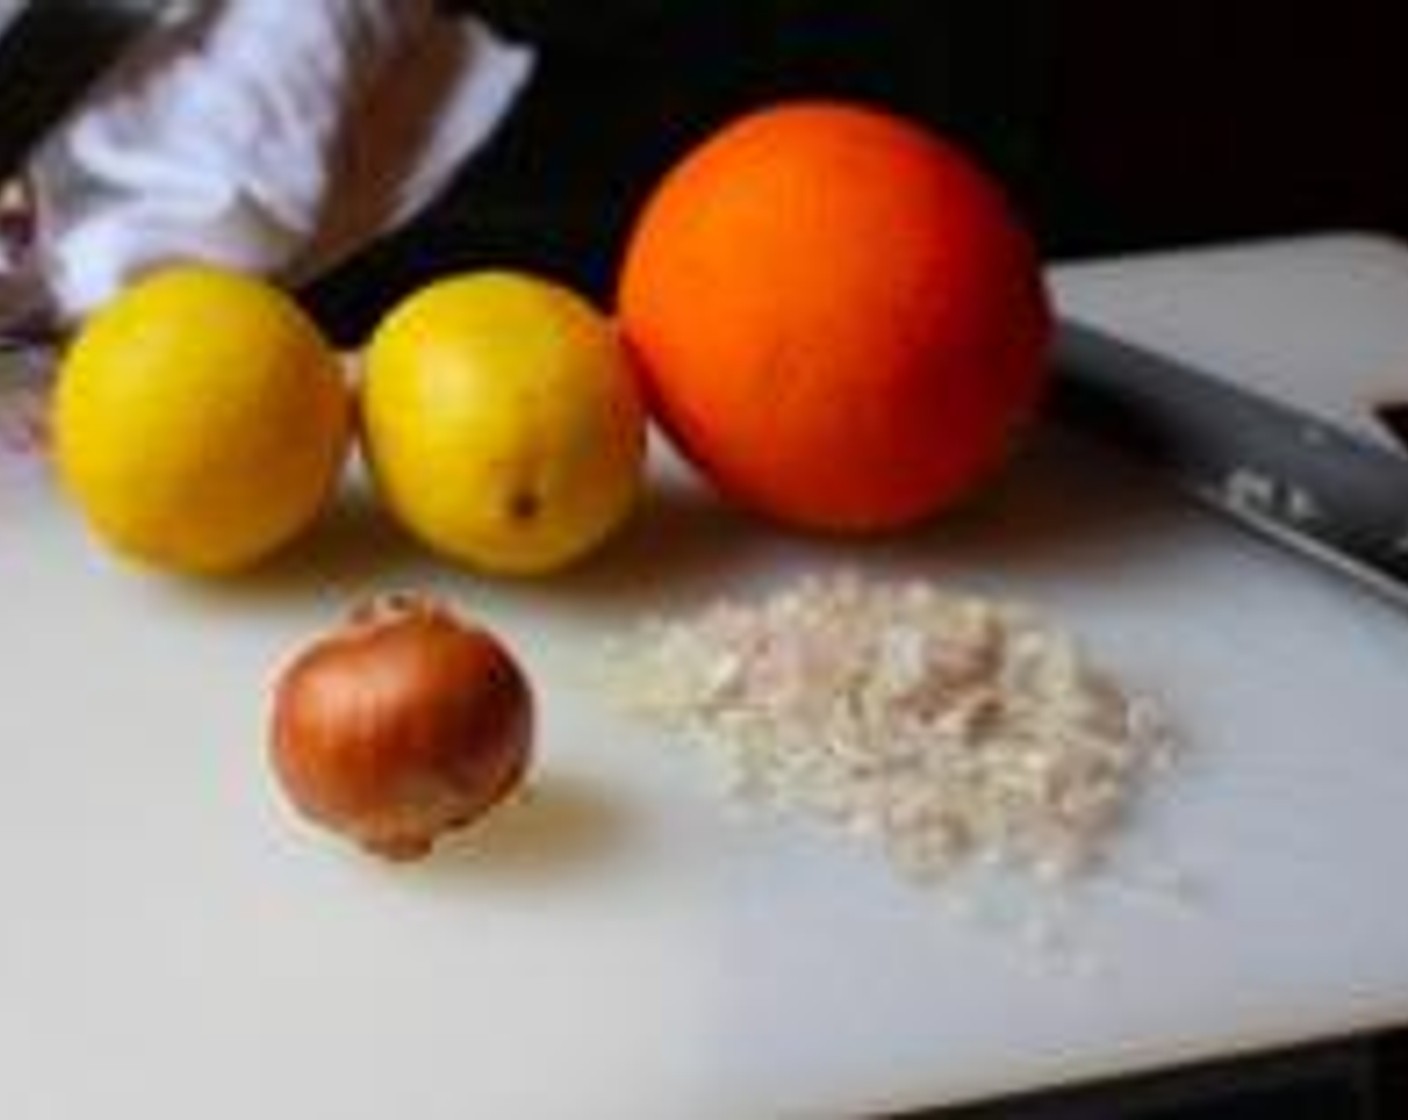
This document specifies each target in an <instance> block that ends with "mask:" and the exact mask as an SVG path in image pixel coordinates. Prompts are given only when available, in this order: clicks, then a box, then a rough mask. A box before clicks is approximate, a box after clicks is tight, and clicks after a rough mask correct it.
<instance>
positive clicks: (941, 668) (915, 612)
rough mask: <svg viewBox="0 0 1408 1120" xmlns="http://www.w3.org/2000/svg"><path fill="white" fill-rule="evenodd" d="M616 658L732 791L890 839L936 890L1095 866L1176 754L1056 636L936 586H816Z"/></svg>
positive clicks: (1002, 607) (652, 635) (901, 862)
mask: <svg viewBox="0 0 1408 1120" xmlns="http://www.w3.org/2000/svg"><path fill="white" fill-rule="evenodd" d="M609 654H610V656H609V658H608V664H609V675H608V681H607V684H608V687H609V690H610V693H611V695H612V697H613V699H615V700H616V702H617V703H618V704H619V706H620V707H622V708H623V709H624V710H626V711H628V712H630V713H633V714H636V715H638V716H641V717H644V718H647V719H649V720H652V721H654V722H656V723H658V724H660V725H662V726H664V727H666V728H668V729H670V730H672V731H678V732H681V733H682V734H683V736H684V737H685V738H687V739H688V741H690V742H692V743H695V744H697V745H699V746H700V747H702V748H705V749H706V750H707V751H708V752H709V753H710V754H711V755H713V756H714V758H715V759H716V760H717V761H718V762H719V763H720V764H721V766H722V768H723V776H724V778H725V780H726V781H727V783H728V785H729V787H730V790H731V792H733V793H734V794H736V795H737V796H739V797H740V798H742V799H744V800H746V801H751V802H755V803H756V802H760V803H762V804H764V805H768V806H772V807H775V808H778V809H782V810H787V811H799V812H802V813H804V814H808V815H813V816H819V817H822V818H825V819H827V820H830V821H834V822H836V823H837V824H839V825H841V826H843V827H844V828H846V829H848V830H850V831H852V832H854V833H857V834H859V835H861V836H863V837H870V838H874V839H876V840H878V842H879V843H880V844H881V845H882V846H883V848H884V849H885V851H886V852H887V853H888V855H889V856H890V858H891V859H892V860H893V862H894V863H895V865H897V867H898V868H899V869H900V870H902V871H904V872H905V873H907V874H909V875H912V876H914V877H916V878H920V879H936V878H941V877H943V876H944V875H946V874H948V873H950V872H952V871H954V870H956V869H957V868H958V867H960V866H961V865H964V864H966V863H970V862H974V861H994V862H997V863H1000V864H1003V865H1006V866H1009V867H1013V868H1016V869H1017V870H1020V871H1025V872H1030V873H1032V874H1034V875H1036V876H1039V877H1042V878H1052V879H1055V878H1061V877H1064V876H1067V875H1070V874H1072V873H1074V872H1077V871H1080V870H1081V869H1083V868H1086V867H1088V866H1089V865H1090V864H1091V863H1093V862H1094V861H1096V860H1098V858H1099V857H1100V856H1101V854H1102V853H1103V852H1104V851H1105V849H1106V848H1107V847H1108V843H1109V841H1110V840H1111V839H1112V838H1113V836H1114V834H1115V833H1116V831H1117V829H1118V826H1119V825H1120V823H1121V820H1122V818H1123V816H1124V814H1125V811H1126V810H1127V808H1128V806H1129V803H1130V801H1131V799H1132V797H1133V795H1134V793H1135V791H1136V788H1137V787H1138V785H1139V784H1140V782H1141V779H1143V778H1144V777H1145V776H1146V775H1147V773H1148V772H1149V771H1150V770H1151V768H1152V767H1154V766H1155V765H1156V764H1159V763H1162V762H1164V761H1166V760H1167V758H1168V757H1169V754H1170V749H1171V742H1170V737H1169V735H1168V734H1167V730H1166V728H1165V725H1164V723H1163V721H1162V719H1161V718H1160V716H1159V713H1158V712H1157V711H1155V710H1154V708H1153V707H1152V705H1150V704H1149V703H1148V702H1146V701H1142V700H1138V699H1134V698H1132V697H1130V696H1128V695H1126V694H1125V693H1124V692H1123V691H1122V690H1121V689H1120V687H1119V686H1118V685H1117V684H1116V682H1115V681H1114V680H1112V679H1111V678H1110V677H1108V676H1107V675H1105V674H1104V673H1102V672H1100V671H1099V670H1097V669H1096V668H1094V667H1093V666H1092V665H1091V664H1090V663H1089V662H1088V661H1087V660H1086V658H1085V656H1084V655H1083V653H1082V652H1081V650H1080V649H1079V648H1078V646H1077V645H1076V643H1075V641H1074V640H1073V639H1072V638H1071V637H1070V636H1069V635H1067V634H1065V633H1063V632H1062V631H1061V630H1060V629H1058V628H1056V627H1055V626H1054V625H1053V624H1051V623H1050V622H1048V621H1046V620H1044V619H1042V618H1041V617H1039V616H1038V615H1037V614H1035V613H1033V612H1032V611H1030V610H1028V609H1026V608H1024V607H1021V606H1017V605H1013V604H1009V603H1004V602H995V601H992V600H988V599H983V598H975V597H972V596H968V595H961V594H955V593H951V592H948V591H945V590H941V589H940V588H938V587H936V586H934V585H932V584H930V583H927V582H920V581H914V582H904V583H883V582H874V581H870V580H865V579H862V578H860V577H858V576H853V575H837V576H826V577H807V578H803V579H801V580H800V581H798V582H797V583H795V584H794V585H792V586H791V587H788V588H785V589H783V590H781V591H779V592H777V593H775V594H773V595H772V596H771V597H767V598H763V599H761V600H759V601H755V602H729V601H722V602H718V603H716V604H714V605H712V606H709V607H707V608H705V609H703V610H702V611H700V612H699V613H698V614H695V615H691V616H686V617H680V618H675V619H657V620H651V621H649V622H646V623H644V624H643V625H642V626H641V627H640V628H639V630H638V631H636V632H634V633H632V634H629V635H626V636H624V637H623V638H621V639H619V640H618V641H614V642H613V643H612V646H611V648H610V650H609Z"/></svg>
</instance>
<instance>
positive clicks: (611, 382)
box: [362, 271, 645, 575]
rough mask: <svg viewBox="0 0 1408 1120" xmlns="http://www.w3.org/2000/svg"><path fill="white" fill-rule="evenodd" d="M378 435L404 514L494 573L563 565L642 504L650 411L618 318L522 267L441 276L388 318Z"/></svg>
mask: <svg viewBox="0 0 1408 1120" xmlns="http://www.w3.org/2000/svg"><path fill="white" fill-rule="evenodd" d="M362 391H363V398H362V409H363V433H364V438H365V440H366V445H367V452H368V460H369V462H370V464H371V468H372V473H373V476H374V477H375V479H376V481H377V484H378V487H379V489H380V491H381V493H382V495H383V497H384V499H385V500H386V503H387V504H388V505H389V506H390V508H391V510H392V511H393V512H394V513H395V514H396V516H397V517H399V519H400V520H401V521H402V522H403V523H404V524H405V525H406V526H407V527H408V528H409V529H410V530H411V531H412V532H413V533H415V534H416V535H417V536H418V537H420V538H421V539H422V540H424V541H425V542H426V543H427V544H428V545H430V546H431V547H432V548H434V549H436V550H437V551H439V552H440V553H442V554H444V555H445V556H448V557H450V558H451V559H454V560H457V561H459V562H461V563H464V564H468V565H470V566H472V567H476V568H480V569H482V570H485V571H490V572H495V573H501V574H514V575H530V574H536V573H542V572H547V571H551V570H553V569H556V568H560V567H563V566H564V565H566V564H569V563H571V562H572V561H574V560H576V559H578V558H579V557H581V556H583V555H585V554H586V553H587V552H589V551H591V550H592V549H594V548H595V547H596V546H597V545H598V544H600V543H601V542H602V541H604V540H605V539H606V538H607V537H608V536H609V535H610V533H611V532H612V530H613V529H615V528H616V527H617V526H618V525H619V524H620V523H621V522H622V521H624V520H625V518H626V516H627V514H628V513H629V512H630V510H631V509H632V507H633V505H634V502H635V499H636V495H637V493H638V492H639V490H640V482H641V476H642V468H643V463H644V457H645V410H644V406H643V402H642V401H641V399H640V395H639V390H638V388H637V383H636V377H635V372H634V370H633V369H632V367H631V365H630V363H629V360H628V358H627V356H626V353H625V351H624V349H623V348H622V346H621V344H620V342H619V340H618V338H617V336H616V333H615V331H614V329H613V328H612V326H611V324H610V323H609V322H608V321H607V320H606V319H605V318H604V317H603V316H602V315H601V314H600V313H599V312H597V311H596V309H595V308H593V307H592V306H591V305H590V304H589V303H587V302H586V301H585V300H584V299H582V298H581V297H579V296H578V295H576V294H575V293H573V292H571V291H569V290H567V289H566V288H563V287H561V286H559V285H557V284H554V283H551V282H549V281H546V280H541V279H538V278H536V277H532V276H527V275H523V274H519V273H512V272H497V271H491V272H479V273H471V274H468V275H462V276H456V277H450V278H447V279H445V280H441V281H438V282H436V283H434V284H431V285H430V286H428V287H426V288H424V289H422V290H421V291H419V292H417V293H415V294H413V295H411V296H410V297H409V298H408V299H406V300H405V301H404V302H402V303H401V304H400V305H399V306H397V307H395V308H393V309H392V311H391V312H390V314H388V315H387V317H386V318H385V319H384V320H383V321H382V322H381V324H380V325H379V326H378V327H377V330H376V332H375V333H374V335H373V337H372V340H371V344H370V346H369V348H368V351H367V355H366V368H365V378H364V383H363V389H362Z"/></svg>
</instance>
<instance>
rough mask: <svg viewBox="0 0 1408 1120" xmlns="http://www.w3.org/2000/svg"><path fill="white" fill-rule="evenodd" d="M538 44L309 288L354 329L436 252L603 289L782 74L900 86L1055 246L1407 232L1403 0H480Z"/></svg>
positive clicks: (1067, 252)
mask: <svg viewBox="0 0 1408 1120" xmlns="http://www.w3.org/2000/svg"><path fill="white" fill-rule="evenodd" d="M446 6H447V7H451V8H454V7H465V8H469V7H472V8H475V9H476V10H479V11H481V12H483V13H485V14H486V15H488V16H489V17H490V18H491V19H493V20H494V21H495V22H496V23H497V24H498V25H499V26H500V27H502V28H504V29H506V30H508V31H510V32H512V33H515V34H517V35H519V36H521V37H523V38H525V39H527V40H529V41H531V42H533V43H535V44H536V45H537V46H538V47H539V48H540V50H541V66H540V69H539V71H538V73H537V75H536V77H535V80H534V82H533V84H532V86H531V88H530V91H529V93H528V94H527V96H526V97H525V98H524V99H523V101H522V102H521V103H520V104H519V106H518V107H517V109H516V111H515V112H514V114H513V116H512V118H511V120H510V121H509V123H508V124H507V126H506V127H505V128H504V129H503V130H502V131H501V132H500V133H499V135H498V136H497V138H496V140H495V141H494V143H493V144H492V145H491V147H490V149H489V150H488V151H487V153H485V154H484V155H483V156H482V157H481V158H480V159H478V160H476V161H475V162H474V163H473V164H472V165H471V166H470V167H469V168H468V169H467V170H466V172H465V173H464V174H463V175H462V176H461V178H460V179H459V181H458V182H457V183H456V184H455V185H454V187H453V189H452V190H451V191H450V192H449V193H448V194H447V195H446V197H445V198H444V199H442V201H441V202H440V204H439V205H437V206H436V207H434V208H433V210H432V211H431V212H430V213H429V214H427V215H426V216H425V217H424V218H423V219H422V220H421V221H419V222H418V223H417V224H416V225H415V226H414V227H413V228H412V229H411V230H409V231H408V232H407V233H406V234H405V235H403V236H399V237H397V238H394V239H392V240H391V241H389V242H387V243H384V244H382V245H379V246H377V247H375V248H374V249H373V250H372V251H370V252H368V253H366V254H364V255H363V256H362V257H360V258H359V259H358V260H357V261H356V262H354V264H353V265H352V266H351V267H349V268H345V269H343V270H342V271H341V272H340V273H339V274H338V275H337V276H335V277H333V278H332V279H330V280H329V281H326V282H324V283H322V284H320V285H318V286H317V287H316V288H315V289H314V290H313V292H312V293H311V298H312V299H313V301H314V303H315V306H316V307H317V308H318V310H319V311H320V312H321V313H322V315H323V317H324V318H325V319H327V320H328V321H329V322H331V323H332V324H333V325H334V326H335V327H336V328H337V330H338V333H339V334H341V335H343V336H344V337H356V336H357V335H359V334H360V333H361V332H362V331H364V330H365V329H366V326H367V325H368V323H369V321H370V317H371V315H372V314H373V313H374V309H376V308H378V307H385V306H386V303H387V301H388V299H390V298H392V297H394V296H395V295H396V294H398V293H399V292H402V291H405V290H407V289H409V288H410V287H413V286H415V285H416V284H417V283H419V282H420V281H422V280H424V279H426V278H427V277H429V276H431V275H435V274H438V273H442V272H444V271H445V270H447V269H450V268H457V267H469V266H473V265H478V264H491V263H492V264H506V263H511V264H516V265H519V266H524V267H536V268H540V269H543V270H546V271H548V272H551V273H553V274H555V275H558V276H560V277H562V278H563V279H566V280H570V281H573V282H575V283H578V284H580V285H582V286H585V287H587V288H589V289H590V290H592V291H593V292H596V293H597V294H599V295H604V294H605V293H606V292H607V291H608V290H609V286H610V277H611V273H612V270H613V265H614V261H615V259H616V253H617V249H618V247H619V244H620V239H621V237H622V234H623V231H624V229H625V228H626V225H627V223H628V220H629V216H630V214H631V213H632V211H633V209H634V207H635V206H636V205H637V204H638V202H639V201H640V199H641V197H642V196H643V194H644V192H645V191H646V190H647V189H648V187H649V185H650V184H651V183H652V182H653V181H654V180H655V179H656V178H657V177H658V175H659V174H660V172H661V170H662V169H663V168H664V167H665V166H666V165H667V164H668V163H669V161H670V160H671V159H673V158H674V157H675V156H677V155H678V154H680V153H681V152H682V151H683V150H684V149H685V148H686V147H687V146H688V145H689V144H690V143H691V142H693V141H695V140H697V139H699V138H700V137H702V136H703V135H704V134H705V133H707V131H708V130H709V129H710V128H712V127H714V126H716V125H717V124H719V123H721V122H722V121H724V120H726V119H728V118H729V117H730V116H732V115H734V114H736V113H738V112H740V111H742V110H745V109H747V108H750V107H753V106H756V105H759V104H762V103H765V102H768V101H771V100H775V99H777V98H781V97H786V96H791V95H841V96H848V97H856V98H861V99H865V100H868V101H872V102H876V103H880V104H884V105H889V106H892V107H894V108H897V109H900V110H903V111H904V112H906V113H909V114H911V115H914V116H916V117H919V118H921V119H924V120H926V121H929V122H930V123H932V124H933V125H935V126H936V127H938V128H940V129H942V130H943V131H944V132H946V133H948V134H949V135H951V136H953V137H955V138H957V139H959V140H960V141H962V142H964V143H965V144H967V145H968V146H969V147H970V148H971V149H972V150H973V151H974V152H975V153H976V154H977V155H978V156H979V157H981V158H982V159H983V160H984V161H985V162H986V163H987V164H988V166H989V167H990V168H992V170H994V171H995V172H996V173H997V174H998V175H1000V176H1001V177H1002V178H1003V179H1004V180H1005V182H1006V183H1007V184H1008V187H1009V189H1010V191H1011V193H1012V195H1013V197H1014V198H1015V199H1016V201H1017V203H1018V205H1019V206H1020V207H1021V209H1022V211H1023V213H1024V214H1025V215H1026V216H1027V219H1028V220H1029V222H1030V223H1031V224H1032V226H1033V228H1034V229H1035V230H1036V232H1037V234H1038V237H1039V238H1040V241H1041V243H1042V246H1043V248H1044V250H1045V251H1046V253H1047V254H1048V256H1051V257H1074V256H1085V255H1091V254H1097V253H1108V252H1116V251H1122V250H1128V249H1134V248H1140V247H1147V246H1154V245H1169V244H1178V243H1188V242H1195V241H1204V240H1211V239H1220V238H1228V237H1244V236H1253V235H1259V234H1272V233H1282V232H1290V231H1294V230H1300V229H1311V228H1326V227H1345V226H1354V227H1366V228H1379V229H1384V230H1389V231H1395V232H1398V233H1401V234H1405V235H1408V123H1405V117H1408V57H1405V56H1408V30H1405V29H1404V27H1403V25H1404V23H1405V20H1404V17H1403V15H1402V14H1401V13H1400V8H1401V3H1393V2H1390V0H1338V2H1337V3H1333V4H1330V3H1325V2H1310V0H1279V2H1276V0H1166V2H1163V3H1153V2H1150V0H1046V2H1039V0H867V2H865V3H860V2H853V0H829V2H826V0H711V2H708V3H702V2H701V3H687V2H684V0H604V2H603V0H599V2H596V3H590V4H588V3H580V2H569V0H471V2H465V3H449V4H446Z"/></svg>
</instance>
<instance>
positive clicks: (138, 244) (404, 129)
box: [0, 0, 533, 319]
mask: <svg viewBox="0 0 1408 1120" xmlns="http://www.w3.org/2000/svg"><path fill="white" fill-rule="evenodd" d="M532 63H533V53H532V51H531V49H530V48H528V47H526V46H522V45H518V44H514V43H510V42H508V41H506V40H505V39H503V38H501V37H500V36H499V35H497V34H496V33H495V32H494V31H493V30H492V29H491V28H490V27H489V26H488V25H486V24H485V23H483V22H482V21H480V20H478V19H475V18H472V17H459V18H453V17H445V16H440V15H437V14H436V13H435V11H434V9H433V4H432V3H431V0H299V2H297V3H290V2H289V0H223V2H216V3H209V4H204V5H200V6H198V7H197V10H196V14H194V15H192V16H190V17H188V18H185V19H183V20H181V21H179V22H176V23H174V24H173V25H171V26H167V27H163V28H160V29H159V30H157V31H156V32H155V33H153V34H152V35H151V36H150V37H149V39H147V40H145V41H144V42H142V43H141V44H140V45H139V46H138V47H137V48H136V49H135V50H134V52H133V54H132V56H131V57H130V58H128V59H125V60H124V62H123V64H122V65H121V66H120V67H119V68H118V69H117V70H116V72H114V73H113V74H111V75H110V76H108V78H107V79H106V80H105V81H104V83H103V84H102V85H101V87H100V88H99V89H97V90H96V91H95V92H94V94H93V96H92V97H91V98H90V99H89V101H88V102H87V103H86V104H85V105H84V106H83V107H82V108H81V110H80V111H79V112H78V113H77V114H76V115H75V117H74V118H73V119H72V120H71V121H70V122H68V123H67V124H66V125H65V126H64V127H62V128H61V129H60V130H59V131H58V132H57V133H56V134H55V135H54V136H53V137H52V138H51V139H50V141H49V142H48V143H46V145H45V147H44V148H43V149H42V151H41V152H40V153H39V154H38V155H37V157H36V158H35V160H34V161H33V166H32V167H31V168H30V171H29V180H30V187H31V190H32V193H33V196H34V200H35V205H36V208H37V214H38V221H37V244H36V245H35V246H34V250H33V254H32V255H33V258H34V259H33V261H32V262H31V264H30V268H31V270H32V271H33V272H36V273H37V274H38V275H39V276H40V277H41V278H42V283H43V284H44V286H45V287H46V288H47V295H48V299H49V302H50V304H51V310H52V312H53V313H55V314H56V315H57V317H58V318H60V319H71V318H74V317H76V316H78V315H81V314H82V313H83V312H85V311H87V310H88V309H90V308H92V307H94V306H95V305H97V304H99V303H101V302H102V301H103V300H105V299H107V298H108V297H109V296H110V295H112V294H113V293H114V292H115V291H116V290H117V289H118V288H119V287H120V286H121V285H122V284H123V283H124V282H125V281H127V280H128V279H130V278H131V277H133V276H134V275H137V274H140V273H141V272H142V271H144V270H146V269H148V268H151V267H153V266H155V265H157V264H160V263H162V262H166V261H171V260H174V259H199V260H207V261H212V262H216V263H223V264H226V265H229V266H232V267H238V268H242V269H246V270H249V271H253V272H258V273H263V274H266V275H273V276H278V277H281V278H284V279H304V278H306V277H308V276H310V275H314V274H316V273H318V272H319V271H321V270H323V269H325V268H327V267H328V266H329V265H331V264H333V263H335V262H336V261H337V260H338V259H340V258H341V257H343V256H345V255H346V254H347V253H348V252H350V251H352V250H353V249H355V248H357V247H358V246H360V245H361V244H363V243H365V242H366V241H368V240H370V239H371V238H372V237H374V236H376V235H377V234H380V233H383V232H385V231H387V230H389V229H391V228H393V227H394V226H396V225H398V224H400V223H402V222H404V221H405V220H406V219H407V218H409V217H411V216H412V215H414V214H415V213H416V212H417V211H418V210H419V209H421V208H422V207H423V206H424V205H425V204H426V203H427V202H428V201H430V200H431V199H432V198H433V197H434V196H435V195H436V193H437V192H438V191H439V190H440V189H441V188H442V187H443V186H444V185H445V184H446V182H447V181H448V180H449V178H450V177H451V176H452V175H453V174H454V173H455V171H456V170H458V169H459V167H460V166H461V165H462V164H463V163H464V161H465V160H466V159H467V158H468V157H469V156H470V155H471V154H472V153H473V152H474V151H475V150H476V149H478V148H479V147H480V146H482V145H483V143H484V142H485V141H486V140H487V138H488V137H489V135H490V134H491V133H492V131H493V129H494V127H495V126H496V125H497V124H498V123H499V121H500V120H501V119H502V118H503V117H504V116H505V114H506V113H507V112H508V110H509V108H510V107H511V105H512V103H513V101H514V99H515V97H516V96H517V94H518V93H519V91H520V90H521V88H522V86H523V85H524V83H525V82H526V80H527V79H528V76H529V74H530V72H531V69H532ZM0 80H3V76H0Z"/></svg>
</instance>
